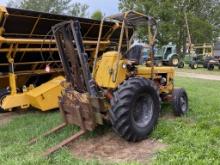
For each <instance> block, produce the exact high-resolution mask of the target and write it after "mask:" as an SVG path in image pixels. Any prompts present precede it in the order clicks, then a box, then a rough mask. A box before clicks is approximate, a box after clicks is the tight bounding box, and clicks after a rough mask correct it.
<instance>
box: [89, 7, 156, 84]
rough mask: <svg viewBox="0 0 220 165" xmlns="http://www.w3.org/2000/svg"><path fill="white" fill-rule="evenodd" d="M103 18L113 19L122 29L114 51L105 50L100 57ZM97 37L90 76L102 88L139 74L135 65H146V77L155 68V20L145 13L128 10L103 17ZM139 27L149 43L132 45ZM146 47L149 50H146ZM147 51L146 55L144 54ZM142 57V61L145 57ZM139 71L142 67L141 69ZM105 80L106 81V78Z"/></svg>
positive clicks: (105, 19)
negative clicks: (91, 74)
mask: <svg viewBox="0 0 220 165" xmlns="http://www.w3.org/2000/svg"><path fill="white" fill-rule="evenodd" d="M104 21H111V22H115V27H117V28H121V31H120V37H119V39H118V40H117V41H116V42H117V43H116V44H115V45H117V46H116V47H115V49H114V50H111V51H107V52H104V53H103V54H102V55H101V56H99V54H98V53H99V48H100V44H99V42H100V38H101V36H102V35H103V26H102V23H103V22H104ZM102 23H101V25H100V31H99V40H98V44H97V48H96V55H95V58H94V67H93V68H94V69H93V77H94V79H95V80H96V82H97V83H98V84H99V85H100V86H103V87H111V88H116V87H117V86H118V85H119V84H120V83H121V82H123V81H124V80H125V79H126V77H128V75H129V76H131V75H136V74H138V73H137V72H138V69H137V68H146V66H148V68H147V69H148V71H146V73H145V74H146V76H147V77H151V76H152V75H153V74H152V73H151V71H153V69H152V68H153V67H154V62H153V60H154V57H153V56H154V50H155V49H154V43H155V38H156V31H157V28H156V21H155V20H154V19H153V18H152V17H150V16H146V15H144V14H141V13H138V12H135V11H128V12H125V13H120V14H117V15H113V16H109V17H106V18H104V19H103V20H102ZM138 30H142V31H143V32H145V33H146V34H145V36H147V37H148V39H147V40H148V44H146V45H145V44H133V41H134V38H135V37H136V32H137V31H138ZM148 50H149V51H148ZM146 53H147V56H146ZM144 58H145V60H144ZM140 70H142V69H140ZM106 80H108V81H106Z"/></svg>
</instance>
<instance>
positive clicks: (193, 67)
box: [190, 61, 198, 69]
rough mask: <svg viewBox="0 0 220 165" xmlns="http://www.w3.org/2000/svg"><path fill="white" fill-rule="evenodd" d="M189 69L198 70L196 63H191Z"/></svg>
mask: <svg viewBox="0 0 220 165" xmlns="http://www.w3.org/2000/svg"><path fill="white" fill-rule="evenodd" d="M190 67H191V69H197V68H198V64H197V62H195V61H193V62H192V63H191V65H190Z"/></svg>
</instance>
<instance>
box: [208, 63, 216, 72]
mask: <svg viewBox="0 0 220 165" xmlns="http://www.w3.org/2000/svg"><path fill="white" fill-rule="evenodd" d="M214 68H215V65H214V64H208V67H207V69H208V70H210V71H211V70H214Z"/></svg>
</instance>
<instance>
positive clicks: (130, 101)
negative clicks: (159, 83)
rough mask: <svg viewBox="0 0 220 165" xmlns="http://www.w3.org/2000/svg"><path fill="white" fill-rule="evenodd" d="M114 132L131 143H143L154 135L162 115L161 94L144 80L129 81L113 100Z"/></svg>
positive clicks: (139, 78) (151, 83)
mask: <svg viewBox="0 0 220 165" xmlns="http://www.w3.org/2000/svg"><path fill="white" fill-rule="evenodd" d="M111 105H112V109H111V110H110V119H111V123H112V127H113V130H115V132H116V133H118V134H119V135H120V136H122V137H123V138H124V139H126V140H128V141H133V142H135V141H140V140H143V139H145V138H147V136H148V135H149V134H150V133H151V132H152V130H153V129H154V127H155V126H156V123H157V120H158V118H159V112H160V98H159V91H158V88H157V87H156V85H155V83H154V82H153V81H151V80H148V79H145V78H143V77H133V78H129V79H128V80H126V81H125V82H124V83H123V84H122V85H120V86H119V87H118V89H117V90H116V91H115V92H114V94H113V98H112V99H111Z"/></svg>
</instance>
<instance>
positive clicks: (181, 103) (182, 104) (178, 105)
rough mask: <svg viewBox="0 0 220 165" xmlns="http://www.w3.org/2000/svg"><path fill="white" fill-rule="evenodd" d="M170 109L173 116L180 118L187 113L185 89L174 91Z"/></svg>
mask: <svg viewBox="0 0 220 165" xmlns="http://www.w3.org/2000/svg"><path fill="white" fill-rule="evenodd" d="M172 107H173V112H174V115H175V116H182V115H185V114H186V113H187V112H188V110H189V108H188V96H187V93H186V91H185V89H183V88H176V89H174V91H173V100H172Z"/></svg>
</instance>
